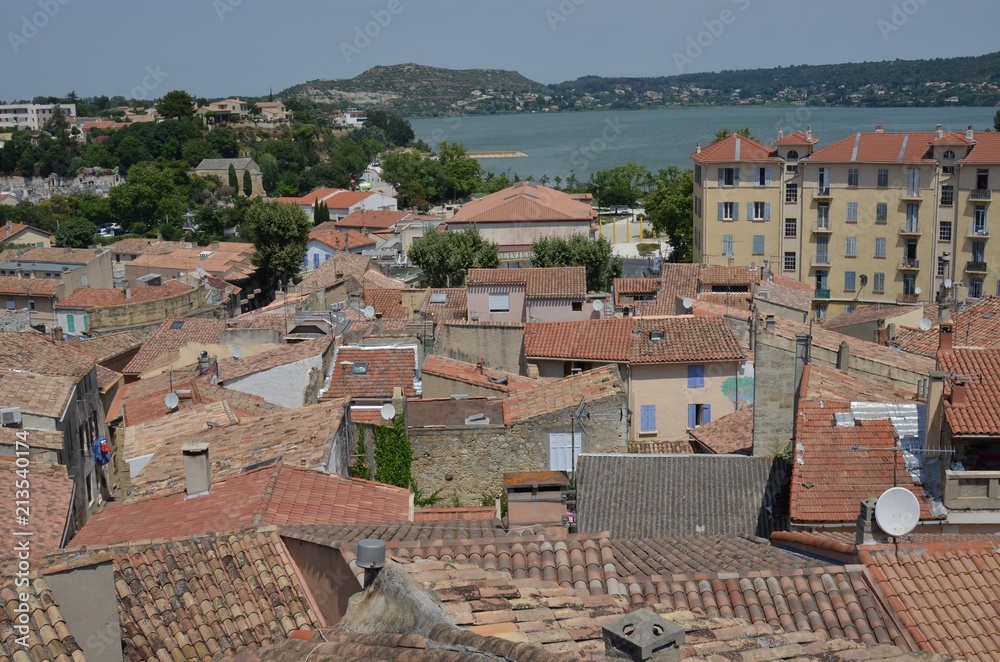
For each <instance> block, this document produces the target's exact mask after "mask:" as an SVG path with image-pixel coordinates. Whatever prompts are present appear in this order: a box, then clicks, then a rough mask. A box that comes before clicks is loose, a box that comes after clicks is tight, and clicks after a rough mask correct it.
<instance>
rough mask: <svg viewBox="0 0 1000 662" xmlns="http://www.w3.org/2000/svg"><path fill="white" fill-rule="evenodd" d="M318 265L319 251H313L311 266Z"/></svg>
mask: <svg viewBox="0 0 1000 662" xmlns="http://www.w3.org/2000/svg"><path fill="white" fill-rule="evenodd" d="M316 267H319V253H313V268H316Z"/></svg>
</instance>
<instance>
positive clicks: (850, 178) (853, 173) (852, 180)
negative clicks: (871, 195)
mask: <svg viewBox="0 0 1000 662" xmlns="http://www.w3.org/2000/svg"><path fill="white" fill-rule="evenodd" d="M858 179H859V178H858V169H857V168H848V169H847V185H848V186H857V185H858Z"/></svg>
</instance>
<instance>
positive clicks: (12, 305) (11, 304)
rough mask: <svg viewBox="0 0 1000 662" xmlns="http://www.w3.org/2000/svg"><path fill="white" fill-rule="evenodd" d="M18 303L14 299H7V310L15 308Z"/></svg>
mask: <svg viewBox="0 0 1000 662" xmlns="http://www.w3.org/2000/svg"><path fill="white" fill-rule="evenodd" d="M15 307H16V304H15V303H14V300H13V299H7V310H14V308H15Z"/></svg>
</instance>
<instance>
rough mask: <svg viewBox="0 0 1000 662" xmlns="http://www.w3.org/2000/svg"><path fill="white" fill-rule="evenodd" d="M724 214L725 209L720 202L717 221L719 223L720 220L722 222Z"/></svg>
mask: <svg viewBox="0 0 1000 662" xmlns="http://www.w3.org/2000/svg"><path fill="white" fill-rule="evenodd" d="M725 213H726V209H725V205H724V204H723V203H721V202H720V203H719V220H720V221H721V220H722V219H723V218H725V216H723V214H725Z"/></svg>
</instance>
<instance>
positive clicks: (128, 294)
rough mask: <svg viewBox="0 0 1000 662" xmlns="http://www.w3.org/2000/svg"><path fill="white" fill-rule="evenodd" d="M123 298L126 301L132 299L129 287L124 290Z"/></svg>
mask: <svg viewBox="0 0 1000 662" xmlns="http://www.w3.org/2000/svg"><path fill="white" fill-rule="evenodd" d="M125 298H126V299H131V298H132V288H131V287H127V288H125Z"/></svg>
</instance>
